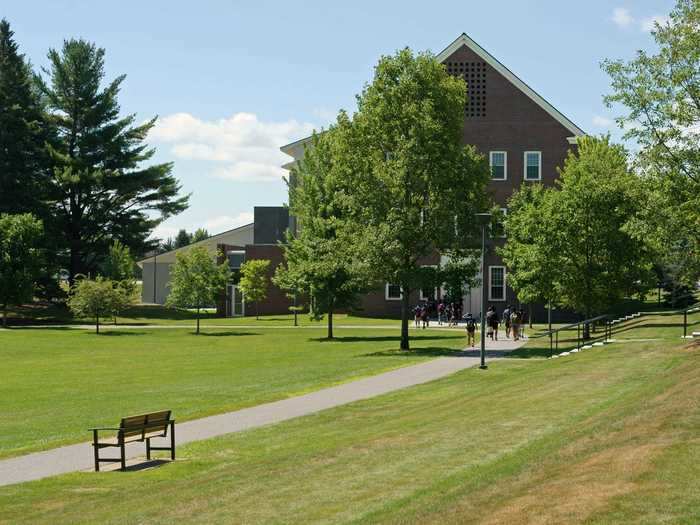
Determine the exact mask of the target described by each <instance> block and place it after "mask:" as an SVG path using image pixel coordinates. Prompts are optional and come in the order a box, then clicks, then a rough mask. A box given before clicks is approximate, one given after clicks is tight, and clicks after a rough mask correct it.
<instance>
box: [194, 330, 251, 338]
mask: <svg viewBox="0 0 700 525" xmlns="http://www.w3.org/2000/svg"><path fill="white" fill-rule="evenodd" d="M191 334H192V335H197V334H195V333H194V332H191ZM243 335H260V334H259V333H256V332H235V331H234V332H199V336H200V337H234V336H243Z"/></svg>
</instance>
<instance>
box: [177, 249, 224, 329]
mask: <svg viewBox="0 0 700 525" xmlns="http://www.w3.org/2000/svg"><path fill="white" fill-rule="evenodd" d="M230 277H231V270H230V269H229V266H228V262H226V261H225V260H224V261H223V262H221V263H220V264H217V263H216V261H215V260H214V258H213V257H212V256H211V255H210V254H209V252H207V250H206V248H204V247H203V246H195V247H193V248H191V249H188V250H185V251H181V252H179V253H177V255H176V256H175V263H174V264H173V266H172V268H171V269H170V294H169V295H168V299H167V301H166V305H167V306H171V307H172V306H174V307H177V308H194V309H196V310H197V334H199V320H200V315H201V310H202V308H206V307H208V306H212V305H214V304H215V303H216V300H217V299H218V298H219V296H220V295H221V293H222V291H223V290H224V288H225V287H226V284H227V283H228V281H229V279H230Z"/></svg>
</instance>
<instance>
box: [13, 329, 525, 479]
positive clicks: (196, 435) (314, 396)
mask: <svg viewBox="0 0 700 525" xmlns="http://www.w3.org/2000/svg"><path fill="white" fill-rule="evenodd" d="M522 344H523V343H522V342H519V343H514V342H512V341H498V342H490V343H489V345H488V356H487V357H488V359H499V358H502V357H503V356H504V355H505V354H507V353H508V352H510V351H512V350H515V349H516V348H519V347H520V346H522ZM478 364H479V352H478V351H477V350H472V349H468V350H465V351H464V352H462V353H461V355H459V356H456V357H440V358H437V359H433V360H430V361H426V362H424V363H420V364H417V365H412V366H406V367H403V368H398V369H396V370H392V371H390V372H385V373H383V374H379V375H376V376H372V377H367V378H365V379H359V380H357V381H352V382H350V383H345V384H342V385H339V386H334V387H330V388H324V389H322V390H318V391H316V392H312V393H310V394H305V395H302V396H297V397H292V398H289V399H283V400H281V401H275V402H272V403H265V404H263V405H258V406H255V407H251V408H245V409H243V410H237V411H235V412H228V413H225V414H220V415H216V416H210V417H205V418H201V419H197V420H192V421H187V422H185V423H180V424H177V425H176V432H175V437H176V441H177V445H183V444H185V443H189V442H192V441H198V440H201V439H208V438H212V437H216V436H220V435H223V434H229V433H231V432H240V431H243V430H248V429H251V428H256V427H260V426H263V425H269V424H273V423H279V422H281V421H286V420H288V419H292V418H295V417H300V416H305V415H308V414H313V413H315V412H319V411H321V410H325V409H327V408H332V407H336V406H340V405H344V404H347V403H352V402H353V401H359V400H361V399H368V398H370V397H374V396H378V395H381V394H385V393H387V392H392V391H394V390H399V389H402V388H406V387H410V386H413V385H419V384H421V383H427V382H428V381H433V380H435V379H439V378H441V377H445V376H448V375H450V374H453V373H455V372H457V371H459V370H464V369H465V368H471V367H473V366H476V365H478ZM175 416H176V417H177V414H175ZM154 444H155V443H154ZM115 450H117V449H105V450H104V452H106V453H110V452H112V454H113V452H114V451H115ZM144 454H145V452H144V445H143V443H134V444H131V445H127V457H129V458H135V457H142V456H143V455H144ZM103 465H105V466H106V465H109V464H107V463H105V464H103ZM92 468H93V456H92V447H91V446H90V443H80V444H77V445H69V446H66V447H60V448H55V449H52V450H47V451H45V452H37V453H34V454H28V455H25V456H19V457H16V458H10V459H6V460H2V461H0V485H10V484H13V483H21V482H24V481H31V480H35V479H40V478H44V477H47V476H55V475H58V474H64V473H67V472H75V471H81V470H91V469H92Z"/></svg>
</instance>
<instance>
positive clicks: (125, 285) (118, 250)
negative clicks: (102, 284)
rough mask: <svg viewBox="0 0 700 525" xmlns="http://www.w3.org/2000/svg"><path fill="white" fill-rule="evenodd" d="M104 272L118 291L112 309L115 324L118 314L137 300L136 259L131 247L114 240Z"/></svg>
mask: <svg viewBox="0 0 700 525" xmlns="http://www.w3.org/2000/svg"><path fill="white" fill-rule="evenodd" d="M102 273H103V274H104V276H105V277H107V278H108V279H110V280H111V281H112V283H113V285H114V289H115V291H116V292H117V295H116V296H115V298H114V299H115V300H114V304H113V310H112V315H113V317H114V324H117V316H118V315H119V314H120V313H121V312H123V311H124V310H125V309H126V308H128V307H129V306H131V305H132V304H133V303H134V302H135V301H136V279H134V259H133V257H131V252H130V250H129V248H128V247H127V246H124V245H123V244H122V243H121V242H119V241H114V243H113V244H112V246H110V248H109V254H108V255H107V259H106V260H105V263H104V265H103V270H102Z"/></svg>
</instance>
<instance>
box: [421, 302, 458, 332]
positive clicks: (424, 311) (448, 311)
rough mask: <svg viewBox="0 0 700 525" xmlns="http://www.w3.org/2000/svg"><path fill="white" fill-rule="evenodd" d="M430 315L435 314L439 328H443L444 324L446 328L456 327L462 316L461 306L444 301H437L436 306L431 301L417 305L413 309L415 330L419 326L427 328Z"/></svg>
mask: <svg viewBox="0 0 700 525" xmlns="http://www.w3.org/2000/svg"><path fill="white" fill-rule="evenodd" d="M431 314H437V323H438V325H439V326H443V325H444V324H446V325H447V326H457V322H458V321H459V319H460V318H461V316H462V305H460V304H459V303H449V302H446V301H439V302H438V303H437V304H436V303H433V302H431V301H428V302H425V303H421V304H417V305H416V306H415V307H414V308H413V317H414V323H415V326H416V328H418V327H420V326H422V327H423V328H428V327H429V326H430V316H431Z"/></svg>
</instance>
